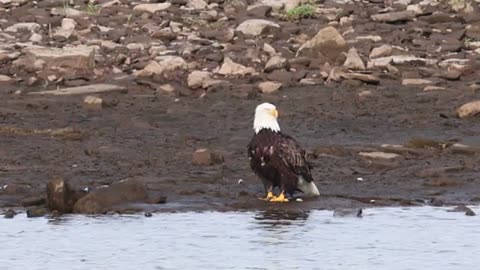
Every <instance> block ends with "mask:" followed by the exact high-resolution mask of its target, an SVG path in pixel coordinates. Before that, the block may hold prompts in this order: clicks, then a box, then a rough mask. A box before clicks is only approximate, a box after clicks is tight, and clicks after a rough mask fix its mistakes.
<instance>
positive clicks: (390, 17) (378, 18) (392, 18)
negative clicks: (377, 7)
mask: <svg viewBox="0 0 480 270" xmlns="http://www.w3.org/2000/svg"><path fill="white" fill-rule="evenodd" d="M370 18H371V19H372V20H373V21H374V22H387V23H394V22H403V21H411V20H412V19H413V18H415V12H414V11H411V10H404V11H397V12H390V13H382V14H375V15H372V16H370Z"/></svg>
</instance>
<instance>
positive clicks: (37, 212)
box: [27, 207, 47, 218]
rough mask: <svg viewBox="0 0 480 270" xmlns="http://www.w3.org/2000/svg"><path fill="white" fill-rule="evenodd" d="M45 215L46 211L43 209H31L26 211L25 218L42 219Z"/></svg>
mask: <svg viewBox="0 0 480 270" xmlns="http://www.w3.org/2000/svg"><path fill="white" fill-rule="evenodd" d="M46 214H47V209H46V208H43V207H33V208H29V209H27V217H29V218H35V217H43V216H45V215H46Z"/></svg>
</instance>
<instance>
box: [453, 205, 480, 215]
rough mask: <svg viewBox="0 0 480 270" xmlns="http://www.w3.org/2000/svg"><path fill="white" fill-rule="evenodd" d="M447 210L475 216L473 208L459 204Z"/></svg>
mask: <svg viewBox="0 0 480 270" xmlns="http://www.w3.org/2000/svg"><path fill="white" fill-rule="evenodd" d="M448 212H465V215H466V216H475V215H476V214H475V212H473V210H472V209H471V208H470V207H468V206H465V205H459V206H456V207H455V208H453V209H452V210H448Z"/></svg>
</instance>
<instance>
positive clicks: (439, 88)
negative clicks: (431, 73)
mask: <svg viewBox="0 0 480 270" xmlns="http://www.w3.org/2000/svg"><path fill="white" fill-rule="evenodd" d="M438 90H445V87H440V86H434V85H427V86H425V88H423V91H426V92H427V91H438Z"/></svg>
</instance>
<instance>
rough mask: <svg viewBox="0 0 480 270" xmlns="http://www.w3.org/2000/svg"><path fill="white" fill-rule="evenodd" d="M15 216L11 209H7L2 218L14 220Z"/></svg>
mask: <svg viewBox="0 0 480 270" xmlns="http://www.w3.org/2000/svg"><path fill="white" fill-rule="evenodd" d="M16 215H17V212H15V211H14V210H13V209H8V210H7V211H5V213H3V217H4V218H14V217H15V216H16Z"/></svg>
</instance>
